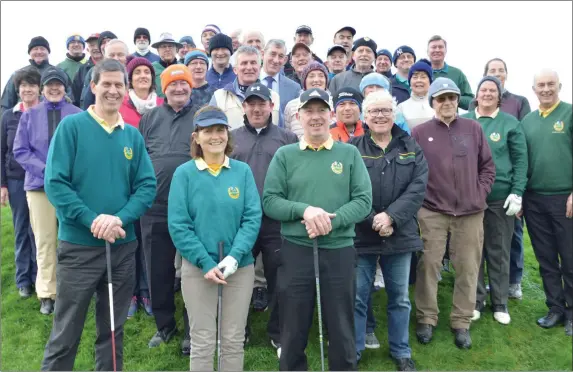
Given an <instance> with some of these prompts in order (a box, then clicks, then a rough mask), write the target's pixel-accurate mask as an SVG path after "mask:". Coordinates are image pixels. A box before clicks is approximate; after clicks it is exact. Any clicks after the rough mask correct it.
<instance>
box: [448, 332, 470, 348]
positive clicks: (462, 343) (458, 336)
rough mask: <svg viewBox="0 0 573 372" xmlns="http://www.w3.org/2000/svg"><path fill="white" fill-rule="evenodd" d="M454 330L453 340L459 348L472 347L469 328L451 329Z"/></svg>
mask: <svg viewBox="0 0 573 372" xmlns="http://www.w3.org/2000/svg"><path fill="white" fill-rule="evenodd" d="M452 332H454V336H455V339H454V342H455V344H456V346H457V347H459V348H460V349H469V348H471V347H472V338H471V337H470V330H469V329H463V328H456V329H452Z"/></svg>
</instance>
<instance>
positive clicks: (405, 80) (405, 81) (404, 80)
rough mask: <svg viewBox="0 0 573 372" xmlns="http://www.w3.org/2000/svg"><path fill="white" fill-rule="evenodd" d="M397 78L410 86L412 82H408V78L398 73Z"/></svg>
mask: <svg viewBox="0 0 573 372" xmlns="http://www.w3.org/2000/svg"><path fill="white" fill-rule="evenodd" d="M396 80H398V82H400V83H402V84H406V85H408V86H410V83H408V79H405V78H403V77H402V76H400V75H398V74H396Z"/></svg>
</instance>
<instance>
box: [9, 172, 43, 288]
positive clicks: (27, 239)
mask: <svg viewBox="0 0 573 372" xmlns="http://www.w3.org/2000/svg"><path fill="white" fill-rule="evenodd" d="M7 183H8V199H9V201H10V209H11V210H12V224H13V226H14V258H15V263H16V286H17V287H18V288H22V287H31V286H32V285H34V283H36V273H37V272H38V266H37V265H36V242H35V241H34V233H33V232H32V226H31V225H30V213H29V211H28V201H27V200H26V191H24V180H17V179H12V178H8V179H7Z"/></svg>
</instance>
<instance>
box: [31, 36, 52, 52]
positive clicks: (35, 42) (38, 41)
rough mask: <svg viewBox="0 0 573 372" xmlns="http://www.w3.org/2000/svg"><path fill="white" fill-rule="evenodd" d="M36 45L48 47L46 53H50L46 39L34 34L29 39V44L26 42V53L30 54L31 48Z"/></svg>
mask: <svg viewBox="0 0 573 372" xmlns="http://www.w3.org/2000/svg"><path fill="white" fill-rule="evenodd" d="M38 46H43V47H44V48H46V49H48V53H52V52H51V51H50V43H48V40H46V39H44V37H43V36H36V37H33V38H32V40H30V44H28V54H30V51H31V50H32V48H35V47H38Z"/></svg>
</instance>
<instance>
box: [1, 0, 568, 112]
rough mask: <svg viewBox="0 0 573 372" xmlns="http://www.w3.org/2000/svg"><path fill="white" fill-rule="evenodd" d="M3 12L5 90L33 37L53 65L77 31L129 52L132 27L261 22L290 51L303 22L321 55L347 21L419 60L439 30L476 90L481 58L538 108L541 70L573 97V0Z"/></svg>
mask: <svg viewBox="0 0 573 372" xmlns="http://www.w3.org/2000/svg"><path fill="white" fill-rule="evenodd" d="M265 7H266V8H265ZM63 9H66V10H67V11H68V13H67V14H64V12H63V11H62V10H63ZM0 13H1V22H0V24H1V28H2V29H1V31H2V32H1V33H0V35H1V39H0V40H1V47H2V53H1V55H0V56H1V63H0V67H1V75H0V83H1V86H2V89H4V85H5V84H6V82H7V80H8V78H9V77H10V75H11V74H12V73H13V72H14V71H15V70H16V69H18V68H21V67H23V66H25V65H27V64H28V62H27V61H28V58H29V56H28V55H27V50H28V49H27V46H28V43H29V42H30V39H31V38H32V37H34V36H38V35H42V36H44V37H45V38H46V39H47V40H48V41H49V42H50V48H51V51H52V53H51V55H50V62H51V63H52V64H57V63H59V62H61V61H62V60H63V59H64V57H65V54H66V39H67V37H68V36H69V35H71V34H73V33H80V34H81V35H82V36H84V38H87V36H88V35H89V34H91V33H94V32H101V31H104V30H109V31H113V32H114V33H115V34H116V35H117V36H118V37H119V38H120V39H122V40H124V41H125V42H126V43H127V44H128V45H129V46H130V50H131V51H133V50H134V48H135V46H134V45H133V32H134V31H135V29H136V28H137V27H146V28H148V29H149V31H150V33H151V38H152V43H153V41H154V40H157V39H158V38H159V35H160V34H161V33H162V32H165V31H167V32H171V33H172V34H173V35H174V36H175V37H176V38H177V39H179V38H180V37H182V36H184V35H190V36H192V37H193V39H194V40H195V43H196V44H197V46H198V47H200V43H201V40H200V36H201V31H202V29H203V27H204V26H205V25H206V24H209V23H214V24H216V25H218V26H219V27H220V28H221V30H222V32H223V33H227V34H228V33H230V32H231V31H233V30H234V29H236V28H243V29H245V28H255V29H258V30H261V31H262V32H263V34H264V36H265V39H266V40H269V39H271V38H280V39H283V40H285V41H286V42H287V47H292V45H293V36H294V31H295V29H296V28H297V27H298V26H299V25H301V24H307V25H309V26H310V27H311V28H312V31H313V34H314V39H315V41H314V44H313V45H312V49H313V51H314V52H315V53H316V54H317V55H318V56H319V57H320V58H323V59H324V57H325V56H326V51H327V49H328V47H329V46H330V45H331V44H332V39H333V36H334V32H336V31H337V30H338V29H340V28H341V27H343V26H346V25H349V26H353V27H354V28H356V30H357V35H356V37H362V36H369V37H370V38H372V39H374V40H375V41H376V42H377V44H378V48H387V49H389V50H391V51H392V52H393V51H394V50H395V49H396V48H397V47H399V46H400V45H409V46H411V47H412V48H414V50H415V52H416V56H417V58H418V59H420V58H423V57H426V46H427V40H428V39H429V38H430V37H431V36H432V35H434V34H439V35H441V36H442V37H443V38H445V39H446V40H447V42H448V54H447V56H446V62H447V63H448V64H451V65H453V66H456V67H458V68H461V69H462V71H463V72H464V73H465V74H466V76H467V77H468V80H469V82H470V85H471V87H472V90H473V91H474V93H475V89H476V86H477V83H478V82H479V80H480V78H481V76H482V74H483V69H484V65H485V63H486V62H487V61H488V60H489V59H491V58H494V57H499V58H502V59H504V60H505V61H506V62H507V65H508V72H509V74H508V80H507V88H508V89H509V90H510V91H512V92H513V93H516V94H520V95H524V96H526V97H527V98H528V99H529V101H530V103H531V106H532V107H533V108H535V107H537V105H538V101H537V98H536V97H535V95H534V94H533V92H532V90H531V85H532V80H533V75H534V74H535V72H536V71H538V70H540V69H541V68H546V67H547V68H553V69H555V70H556V71H557V72H558V73H559V75H560V78H561V82H562V83H563V89H562V90H561V99H563V100H564V101H567V102H571V96H572V93H571V92H572V90H571V82H572V80H573V79H572V77H571V70H572V54H573V53H572V45H573V40H572V31H573V30H572V3H571V2H570V1H561V2H550V1H543V2H541V1H532V2H529V1H520V2H513V1H512V2H509V1H507V2H503V1H496V2H493V1H491V2H466V1H455V2H449V1H448V2H436V1H430V2H410V1H409V2H361V1H340V2H339V1H336V2H334V1H333V2H323V1H320V2H319V1H298V2H294V1H292V2H274V1H273V2H271V1H268V2H258V1H257V2H250V1H237V2H235V1H233V2H226V1H185V2H169V1H161V2H160V1H155V2H153V1H141V2H131V1H129V2H128V1H106V2H103V1H102V2H99V1H77V2H73V3H71V2H58V1H41V2H40V1H36V2H30V1H26V2H24V1H21V2H20V1H10V2H5V1H3V2H2V3H1V12H0Z"/></svg>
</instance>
